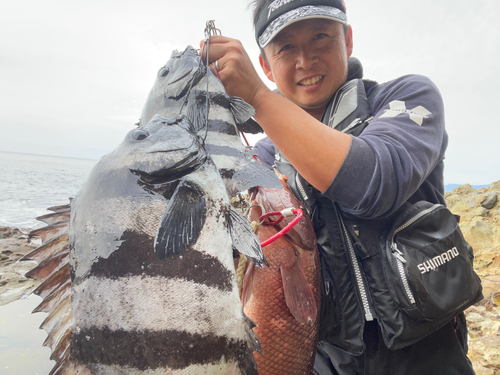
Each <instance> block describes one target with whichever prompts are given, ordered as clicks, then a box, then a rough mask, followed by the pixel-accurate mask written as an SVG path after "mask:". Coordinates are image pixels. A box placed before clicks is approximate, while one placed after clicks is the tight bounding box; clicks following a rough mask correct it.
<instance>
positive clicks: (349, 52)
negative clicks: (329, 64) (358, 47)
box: [345, 25, 353, 59]
mask: <svg viewBox="0 0 500 375" xmlns="http://www.w3.org/2000/svg"><path fill="white" fill-rule="evenodd" d="M345 45H346V50H347V58H348V59H349V57H351V55H352V50H353V39H352V28H351V25H348V27H347V33H346V36H345Z"/></svg>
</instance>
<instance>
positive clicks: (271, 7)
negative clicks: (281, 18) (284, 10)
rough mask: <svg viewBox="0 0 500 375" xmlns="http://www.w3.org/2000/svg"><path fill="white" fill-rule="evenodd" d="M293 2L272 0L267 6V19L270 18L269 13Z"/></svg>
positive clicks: (289, 0)
mask: <svg viewBox="0 0 500 375" xmlns="http://www.w3.org/2000/svg"><path fill="white" fill-rule="evenodd" d="M291 1H293V0H274V1H273V2H272V3H271V4H269V7H268V9H269V13H268V14H267V19H269V18H270V17H271V13H272V12H274V11H275V10H276V9H278V8H280V7H282V6H283V5H285V4H288V3H289V2H291Z"/></svg>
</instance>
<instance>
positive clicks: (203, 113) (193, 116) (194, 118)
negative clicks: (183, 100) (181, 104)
mask: <svg viewBox="0 0 500 375" xmlns="http://www.w3.org/2000/svg"><path fill="white" fill-rule="evenodd" d="M207 109H208V103H207V95H206V94H205V93H204V92H200V91H194V92H193V93H192V94H191V95H190V96H189V103H188V108H187V113H186V117H187V118H188V119H189V121H190V122H191V124H192V126H193V128H194V132H195V133H197V132H199V131H200V130H201V129H203V128H205V126H206V125H207Z"/></svg>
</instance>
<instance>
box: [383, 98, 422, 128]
mask: <svg viewBox="0 0 500 375" xmlns="http://www.w3.org/2000/svg"><path fill="white" fill-rule="evenodd" d="M389 108H390V109H386V110H385V113H384V114H383V115H382V116H380V117H381V118H382V117H396V116H398V115H400V114H402V113H408V114H409V115H410V120H413V121H414V122H415V123H416V124H417V125H418V126H422V123H423V122H424V118H427V116H428V115H430V114H431V112H429V111H428V110H427V109H425V108H424V107H422V106H421V105H419V106H418V107H415V108H413V109H406V104H405V102H403V101H401V100H394V101H392V102H390V103H389Z"/></svg>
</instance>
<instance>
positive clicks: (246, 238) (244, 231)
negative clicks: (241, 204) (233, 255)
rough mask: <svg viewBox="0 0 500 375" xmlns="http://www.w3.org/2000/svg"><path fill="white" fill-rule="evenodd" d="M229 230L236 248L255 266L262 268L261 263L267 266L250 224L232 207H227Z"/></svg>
mask: <svg viewBox="0 0 500 375" xmlns="http://www.w3.org/2000/svg"><path fill="white" fill-rule="evenodd" d="M228 223H229V232H230V233H231V240H232V241H233V246H234V247H235V248H236V250H237V251H238V252H239V253H241V254H245V255H246V256H247V258H249V259H250V260H251V261H252V262H253V263H254V264H255V265H256V266H257V267H259V268H262V267H263V263H264V264H266V265H267V266H268V267H269V264H268V263H267V260H266V258H265V257H264V254H263V253H262V247H261V246H260V242H259V239H258V238H257V236H256V235H255V233H254V231H253V228H252V226H251V225H250V223H249V222H248V220H247V219H245V217H244V216H243V215H242V214H240V213H239V212H238V211H236V210H235V209H234V208H233V207H230V209H229V215H228Z"/></svg>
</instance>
